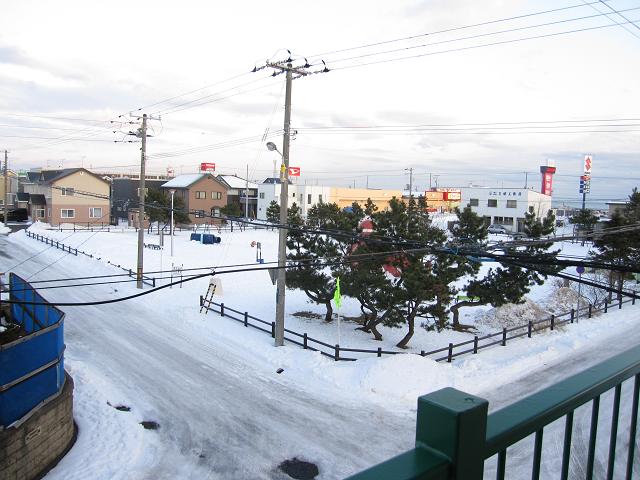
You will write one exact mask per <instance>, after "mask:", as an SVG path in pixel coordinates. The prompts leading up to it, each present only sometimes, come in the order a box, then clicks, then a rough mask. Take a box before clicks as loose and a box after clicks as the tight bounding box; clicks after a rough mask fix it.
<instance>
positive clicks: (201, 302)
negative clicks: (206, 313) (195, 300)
mask: <svg viewBox="0 0 640 480" xmlns="http://www.w3.org/2000/svg"><path fill="white" fill-rule="evenodd" d="M203 305H204V298H203V297H202V295H200V306H201V307H202V306H203Z"/></svg>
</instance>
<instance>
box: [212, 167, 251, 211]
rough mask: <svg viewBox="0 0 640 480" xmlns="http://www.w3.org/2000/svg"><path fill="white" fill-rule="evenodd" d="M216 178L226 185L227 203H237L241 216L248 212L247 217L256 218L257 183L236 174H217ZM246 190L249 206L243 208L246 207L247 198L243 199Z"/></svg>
mask: <svg viewBox="0 0 640 480" xmlns="http://www.w3.org/2000/svg"><path fill="white" fill-rule="evenodd" d="M216 178H217V179H218V180H220V181H221V182H222V183H223V185H225V186H226V187H227V205H232V204H235V205H238V207H240V211H241V212H242V216H245V212H248V216H249V218H256V214H257V208H258V184H257V183H254V182H250V181H248V180H246V179H244V178H240V177H238V176H236V175H218V176H217V177H216ZM247 190H248V194H249V197H248V203H249V205H248V207H249V208H248V209H247V210H245V209H246V208H247V206H246V202H247V199H245V196H246V195H245V193H247V192H246V191H247Z"/></svg>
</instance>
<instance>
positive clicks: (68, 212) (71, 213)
mask: <svg viewBox="0 0 640 480" xmlns="http://www.w3.org/2000/svg"><path fill="white" fill-rule="evenodd" d="M60 216H61V217H62V218H75V217H76V211H75V210H74V209H73V208H68V209H66V208H63V209H61V210H60Z"/></svg>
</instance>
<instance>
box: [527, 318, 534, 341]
mask: <svg viewBox="0 0 640 480" xmlns="http://www.w3.org/2000/svg"><path fill="white" fill-rule="evenodd" d="M532 330H533V322H532V321H531V320H529V323H528V324H527V337H529V338H531V331H532Z"/></svg>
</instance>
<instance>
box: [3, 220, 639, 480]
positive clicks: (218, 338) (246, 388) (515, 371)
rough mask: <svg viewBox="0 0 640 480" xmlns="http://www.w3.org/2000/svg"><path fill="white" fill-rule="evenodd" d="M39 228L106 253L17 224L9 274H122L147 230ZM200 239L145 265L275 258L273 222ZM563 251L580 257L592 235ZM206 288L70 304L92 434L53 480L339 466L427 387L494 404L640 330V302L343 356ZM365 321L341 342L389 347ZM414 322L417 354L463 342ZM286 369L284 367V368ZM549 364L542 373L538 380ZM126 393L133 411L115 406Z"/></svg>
mask: <svg viewBox="0 0 640 480" xmlns="http://www.w3.org/2000/svg"><path fill="white" fill-rule="evenodd" d="M41 228H42V226H41V225H34V226H32V227H31V229H32V230H33V231H35V230H37V229H41ZM40 233H43V234H46V235H47V236H49V237H51V238H55V239H57V240H59V241H64V243H65V244H67V245H71V246H74V247H77V248H78V249H81V250H84V251H86V252H89V253H92V254H94V256H95V257H96V258H99V259H100V260H96V259H95V258H93V259H92V258H88V257H85V256H82V255H80V256H78V257H75V256H73V255H69V254H68V253H63V252H62V251H61V250H57V249H55V248H52V247H50V246H47V245H45V244H43V243H40V242H37V241H35V240H33V239H29V238H27V237H26V235H25V233H24V232H17V233H15V234H12V235H10V236H9V237H3V238H1V239H0V242H3V243H2V244H0V270H2V271H14V272H16V273H18V274H20V275H21V276H23V277H24V278H26V279H28V280H29V281H32V282H35V281H40V280H47V279H56V278H70V277H79V276H88V275H109V274H119V273H121V272H120V271H119V270H118V269H116V268H115V267H113V266H111V265H109V264H108V263H107V261H108V260H109V261H111V262H113V263H116V264H121V265H122V266H126V267H128V268H129V267H130V268H133V267H134V266H135V261H136V249H135V245H136V234H135V232H132V231H127V230H120V231H112V232H109V233H106V232H100V233H98V232H93V233H91V232H68V231H64V232H55V231H47V232H40ZM188 235H189V234H188V233H187V232H181V233H178V235H177V237H176V239H175V245H174V247H175V256H174V257H173V258H171V257H170V255H169V239H168V238H165V248H164V250H148V249H145V271H147V272H152V271H155V270H162V269H167V268H170V267H171V265H172V264H174V265H175V264H181V265H184V268H185V269H187V268H192V267H202V266H204V265H207V266H211V267H218V268H219V267H220V266H221V265H237V264H250V265H257V264H256V263H255V255H256V251H255V248H252V247H251V245H250V244H251V242H252V241H259V242H261V243H262V252H263V257H264V259H265V261H266V262H270V261H274V260H275V252H276V248H277V235H276V234H275V233H274V232H270V231H265V230H259V231H253V230H247V231H244V232H240V231H238V230H235V231H234V232H233V233H231V232H226V233H223V234H222V237H223V240H222V243H221V244H218V245H201V244H198V243H196V242H189V240H188ZM147 242H149V243H158V237H157V236H149V237H147ZM563 248H566V249H567V252H566V253H569V251H570V253H572V254H573V253H577V252H578V249H579V248H582V247H580V246H579V245H572V244H567V245H565V246H563ZM582 251H584V250H582ZM149 275H150V276H156V275H154V274H152V273H149ZM222 278H223V280H222V281H223V289H224V295H223V297H222V300H223V301H224V302H225V304H227V305H229V306H232V307H235V308H237V309H239V310H248V311H249V312H250V313H251V314H253V315H255V316H257V317H260V318H264V319H265V320H269V321H270V320H272V319H273V316H274V313H273V311H274V308H275V298H274V297H275V287H273V285H272V284H271V281H270V278H269V276H268V274H267V273H266V272H265V271H255V272H251V271H249V272H243V273H237V274H228V275H224V276H223V277H222ZM162 281H164V282H168V281H169V280H168V279H164V280H162ZM72 283H82V282H79V281H75V282H72ZM207 284H208V279H206V278H203V279H199V280H195V281H193V282H189V283H186V284H184V286H183V288H176V287H174V288H172V289H164V290H161V291H159V292H157V293H152V294H150V295H146V296H143V297H139V298H137V299H135V300H131V301H126V302H121V303H113V304H109V305H102V306H81V307H62V309H63V310H64V311H65V312H66V313H67V316H66V320H65V333H66V339H65V342H66V344H67V351H66V366H67V368H68V370H69V371H70V373H71V374H72V376H73V377H74V380H75V382H76V391H75V417H76V420H77V422H78V424H79V428H80V433H79V437H78V442H77V443H76V445H75V446H74V448H73V449H72V450H71V452H70V453H69V454H68V455H67V456H66V457H65V458H64V459H63V461H62V462H61V463H60V464H59V466H58V467H56V468H55V469H54V470H53V471H51V472H50V473H49V474H48V475H47V479H62V478H64V479H84V478H91V479H98V480H102V479H105V480H106V479H111V478H117V479H139V478H140V479H142V478H145V479H146V478H149V479H151V478H154V479H156V478H211V479H213V478H222V479H226V478H286V477H284V476H283V474H282V473H280V472H279V471H278V470H277V465H278V464H279V463H280V462H281V461H283V460H285V459H287V458H292V457H294V456H297V457H298V458H304V459H306V460H309V461H312V462H315V463H317V464H318V465H319V467H320V472H321V474H320V476H319V478H323V479H324V478H326V479H333V478H342V477H344V476H346V475H348V474H351V473H354V472H356V471H358V470H361V469H363V468H365V467H366V466H369V465H371V464H374V463H377V462H379V461H382V460H384V459H386V458H389V457H390V456H392V455H394V454H397V453H400V452H402V451H404V450H406V449H408V448H410V447H411V446H412V443H413V435H414V423H415V407H416V398H417V396H419V395H422V394H425V393H428V392H430V391H434V390H437V389H439V388H442V387H445V386H453V387H455V388H458V389H460V390H464V391H467V392H469V393H473V394H476V395H479V396H484V397H487V398H489V399H490V401H491V402H492V403H491V404H492V408H495V405H504V404H505V403H509V402H510V401H512V400H515V399H517V398H519V397H522V396H523V395H526V394H527V393H530V392H531V391H533V390H536V389H538V388H540V387H541V386H542V385H541V383H542V381H543V380H544V381H545V382H552V381H553V380H554V379H557V378H561V377H563V376H567V375H570V374H571V373H572V372H575V371H577V370H580V369H582V368H584V367H585V366H586V365H587V364H589V363H590V362H596V361H598V360H599V359H601V358H603V357H604V355H606V354H614V353H616V351H619V350H622V349H624V348H625V347H626V346H631V345H633V344H634V343H635V344H637V342H638V341H639V340H640V329H638V328H635V325H636V323H637V322H638V320H639V319H640V310H639V309H638V307H635V306H634V307H632V306H628V307H625V308H624V309H623V310H620V311H612V312H611V313H609V314H607V315H603V316H600V317H598V318H594V319H590V320H586V319H584V320H581V321H580V322H579V323H578V324H574V325H569V326H567V327H566V328H563V329H562V331H556V332H547V333H543V334H539V335H536V336H534V338H533V339H531V340H528V339H526V338H525V339H522V340H519V341H513V342H510V343H509V345H507V346H506V347H496V348H493V349H490V350H486V351H483V352H482V353H481V354H479V355H476V356H470V357H467V358H464V359H461V360H459V361H456V362H454V363H452V364H441V363H436V362H434V361H433V360H431V359H428V358H422V357H420V356H418V355H396V356H393V357H383V358H382V359H378V358H366V359H362V360H359V361H357V362H344V363H343V362H334V361H332V360H330V359H328V358H326V357H322V356H321V355H319V354H318V353H314V352H310V351H305V350H302V349H300V348H298V347H296V346H285V347H281V348H274V347H273V343H272V342H273V340H272V339H271V338H270V337H269V336H268V335H265V334H263V333H262V332H259V331H255V330H253V329H246V328H244V327H243V326H242V325H240V324H239V323H237V322H233V321H231V320H228V319H225V318H221V317H219V316H218V315H215V314H213V313H209V314H208V315H202V314H200V313H199V305H198V298H199V296H200V295H202V294H204V292H205V291H206V288H207ZM35 285H37V286H39V287H40V288H42V287H44V286H45V285H46V284H40V285H39V284H37V283H36V284H35ZM146 290H149V288H146ZM138 292H139V290H137V289H136V288H135V283H121V284H107V285H94V286H90V287H80V286H77V287H73V288H70V289H50V290H42V293H43V295H44V296H45V298H47V299H49V300H50V301H59V302H63V301H64V302H86V301H91V300H106V299H116V298H119V297H122V296H126V295H130V294H134V293H138ZM551 293H553V287H552V286H551V285H550V284H546V285H545V286H543V287H540V288H537V289H535V290H534V291H532V294H531V295H530V296H529V297H530V298H531V300H532V301H534V302H540V303H543V300H545V299H548V298H550V294H551ZM345 300H346V301H345V302H344V303H345V305H344V306H343V309H342V310H343V311H342V313H343V314H345V315H348V316H349V315H356V314H357V305H355V304H354V303H351V302H350V301H349V299H345ZM305 310H310V311H316V312H320V311H321V310H319V309H318V308H317V307H316V306H314V305H311V304H309V303H308V300H307V298H306V296H304V294H300V293H299V292H291V291H290V292H288V293H287V317H286V322H287V327H288V328H292V329H294V330H299V331H301V332H302V331H306V332H308V333H309V334H310V335H312V336H317V337H319V338H323V339H327V341H328V343H335V341H334V339H335V338H337V325H335V324H333V325H326V324H324V323H323V322H322V321H321V320H315V319H302V318H297V317H295V316H293V314H294V313H295V312H299V311H305ZM477 310H478V311H480V310H481V309H477ZM485 310H486V309H485ZM475 317H476V315H475V313H474V314H473V316H471V315H469V316H468V318H470V319H471V318H473V319H475ZM354 326H355V325H354V324H350V323H349V322H345V323H344V324H343V325H342V332H341V337H342V340H341V342H342V344H344V345H348V346H350V347H351V346H353V347H356V346H365V347H366V348H376V347H377V346H379V345H380V342H374V341H372V340H371V339H370V338H369V336H368V335H366V334H363V333H362V332H359V331H355V330H354V328H353V327H354ZM418 331H419V332H418V334H417V335H416V338H414V340H412V346H413V350H410V351H416V350H420V349H425V350H426V349H428V348H431V347H430V346H433V347H434V348H435V347H440V346H443V345H446V343H448V342H449V341H456V340H452V339H458V338H466V337H463V335H464V334H462V333H454V332H445V333H441V334H437V333H434V332H426V331H424V330H423V329H418ZM621 332H622V333H621ZM383 334H384V336H385V342H383V345H382V346H384V348H385V349H386V348H393V344H394V343H395V342H396V341H397V340H398V339H399V338H400V337H401V336H402V334H403V333H402V331H401V330H391V329H385V330H383ZM603 345H609V346H610V345H616V349H611V348H610V347H607V349H604V348H603V347H602V346H603ZM574 359H581V360H580V361H574ZM557 366H562V368H554V367H557ZM280 368H282V369H284V371H283V372H282V373H281V374H278V373H276V371H277V370H278V369H280ZM542 372H545V373H544V375H543V374H542ZM537 373H539V374H540V375H539V376H538V379H539V381H536V382H532V381H527V379H530V378H531V377H532V375H534V374H537ZM542 379H543V380H542ZM107 402H108V403H107ZM119 404H122V405H127V406H129V407H131V411H130V412H121V411H118V410H116V409H115V408H114V406H117V405H119ZM144 420H151V421H157V422H158V423H159V424H160V428H159V429H158V430H155V431H154V430H144V429H143V428H142V427H141V426H140V425H139V422H141V421H144ZM622 431H624V428H622V429H621V432H622ZM561 433H562V432H561V431H559V432H558V435H559V438H560V440H559V442H560V444H561V441H562V437H561ZM545 435H546V434H545ZM545 438H547V437H545ZM514 478H517V477H514Z"/></svg>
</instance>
